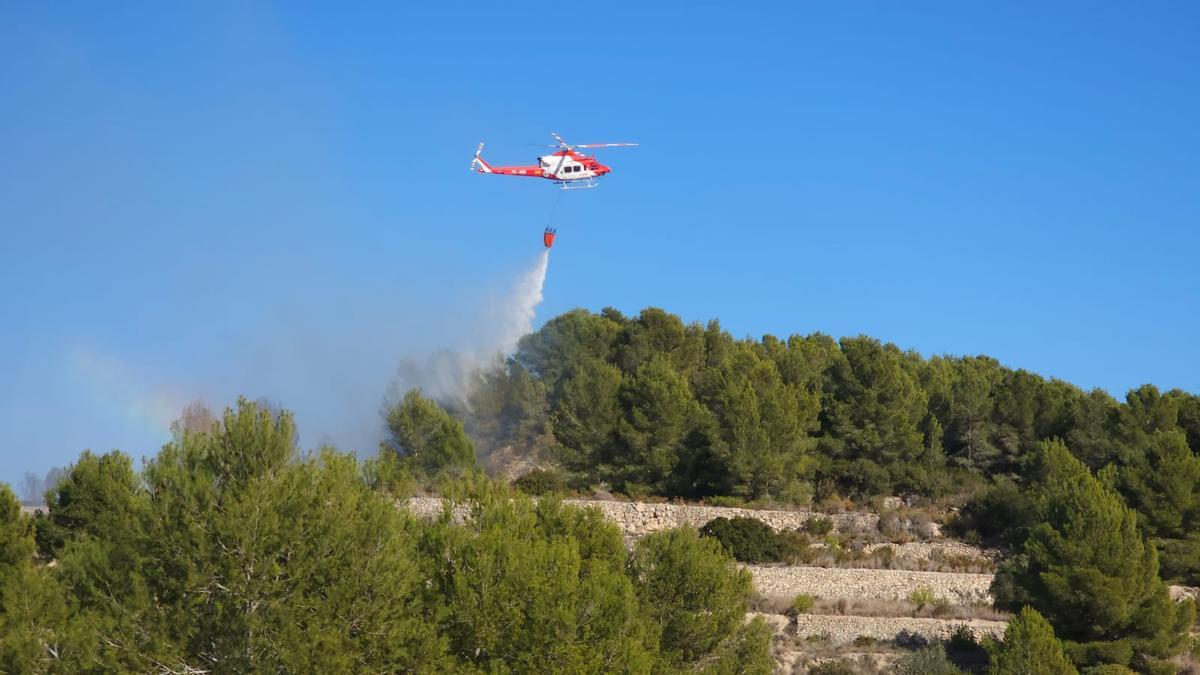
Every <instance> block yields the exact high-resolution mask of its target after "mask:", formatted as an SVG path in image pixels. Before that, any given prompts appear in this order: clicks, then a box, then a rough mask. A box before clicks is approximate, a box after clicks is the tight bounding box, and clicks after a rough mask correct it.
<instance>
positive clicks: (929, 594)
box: [908, 586, 937, 612]
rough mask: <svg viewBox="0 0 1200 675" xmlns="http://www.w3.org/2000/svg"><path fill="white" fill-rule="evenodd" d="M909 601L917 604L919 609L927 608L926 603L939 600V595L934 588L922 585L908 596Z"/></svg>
mask: <svg viewBox="0 0 1200 675" xmlns="http://www.w3.org/2000/svg"><path fill="white" fill-rule="evenodd" d="M908 601H909V602H911V603H912V604H914V605H916V606H917V611H918V612H919V611H921V610H922V609H925V605H929V604H932V603H934V602H936V601H937V595H935V594H934V592H933V589H932V588H929V587H928V586H922V587H920V588H918V589H916V590H914V591H913V592H912V594H910V595H909V596H908Z"/></svg>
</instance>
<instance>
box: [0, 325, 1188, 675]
mask: <svg viewBox="0 0 1200 675" xmlns="http://www.w3.org/2000/svg"><path fill="white" fill-rule="evenodd" d="M477 375H478V377H477V380H476V382H477V386H476V387H475V388H474V391H473V393H472V395H471V397H470V400H469V401H468V402H467V403H466V404H464V405H462V407H461V408H452V409H447V408H444V407H443V406H442V405H439V404H438V403H437V402H435V401H432V400H430V399H428V398H425V397H424V396H422V395H421V393H420V392H419V391H416V390H414V391H410V392H408V394H406V395H405V397H404V399H403V400H402V401H401V402H400V403H398V404H397V405H395V406H393V407H391V408H390V409H388V410H387V411H386V413H385V417H386V424H387V430H388V435H387V438H386V439H385V441H384V443H383V444H382V445H381V448H380V453H379V456H378V457H375V458H372V459H370V460H367V461H365V462H359V461H358V460H356V459H355V458H354V457H353V456H350V455H345V454H341V453H338V452H336V451H335V450H333V449H331V448H323V449H320V450H318V451H316V452H312V453H307V454H305V453H300V452H299V451H298V450H297V447H296V435H295V426H294V423H293V421H292V419H291V417H290V415H289V414H287V413H286V412H281V411H272V410H270V409H269V408H268V407H266V406H260V405H256V404H253V403H248V402H246V401H241V402H239V404H238V406H237V408H236V409H233V410H228V411H226V413H225V414H224V416H223V417H222V418H221V419H215V418H213V417H212V416H211V414H209V413H207V411H206V410H192V411H191V412H190V413H189V414H188V417H187V420H181V422H180V423H179V424H178V425H176V427H175V429H174V431H175V440H174V441H173V442H171V443H169V444H167V445H166V446H164V447H163V448H162V450H161V451H160V452H159V453H158V454H157V455H156V456H154V457H153V458H151V459H149V460H148V461H147V462H146V463H145V465H144V466H143V467H142V469H141V470H137V469H135V467H134V464H133V462H132V460H131V459H130V458H129V457H128V456H126V455H124V454H122V453H120V452H110V453H107V454H95V453H91V452H85V453H83V454H82V455H81V456H80V457H79V459H78V461H77V462H76V463H75V464H74V465H72V466H71V467H70V468H69V469H68V470H66V471H65V472H58V471H54V472H52V473H51V474H50V475H49V476H48V477H47V478H45V479H37V477H36V476H31V477H28V479H27V481H26V483H27V485H26V486H25V492H26V493H30V492H33V491H36V490H37V489H39V488H40V487H46V488H48V489H47V490H46V492H45V499H46V503H47V505H48V512H47V513H46V514H44V515H40V516H38V517H36V518H32V519H31V518H28V517H26V516H23V515H21V513H20V509H19V506H18V504H17V501H16V498H15V496H13V494H12V493H11V491H10V490H8V489H7V488H5V489H3V490H0V672H35V673H36V672H113V671H117V672H121V671H138V672H141V671H158V672H196V671H220V672H263V671H275V672H278V671H293V670H303V671H318V672H342V671H359V670H373V671H452V672H526V671H544V670H553V671H555V672H599V671H611V670H616V669H619V670H626V671H632V672H683V671H687V672H717V673H724V672H751V673H753V672H768V671H769V670H770V666H771V664H770V659H769V643H770V636H769V629H768V628H767V627H766V626H765V625H764V624H763V623H761V622H757V621H756V622H751V623H744V621H743V616H744V611H745V608H746V604H747V600H748V598H749V596H750V590H751V589H750V581H749V577H748V576H747V574H746V573H745V572H744V571H739V570H738V569H737V568H736V566H735V565H734V564H733V560H734V559H736V560H740V561H743V562H754V563H760V562H777V561H782V562H792V561H797V560H803V561H809V562H812V561H815V560H817V559H818V558H819V559H821V560H822V561H826V562H829V563H830V564H840V563H843V562H847V561H851V560H853V561H854V563H855V564H858V565H867V564H873V565H876V566H881V567H890V566H892V565H894V564H898V563H897V562H896V560H895V557H896V556H895V551H894V550H893V549H891V548H883V549H879V550H877V551H874V552H873V553H871V554H866V553H865V552H863V551H862V550H860V549H856V548H855V546H856V545H860V544H861V543H862V541H861V540H854V539H853V536H852V535H851V534H848V533H842V534H838V533H836V532H834V528H833V521H832V520H831V519H828V518H820V519H816V518H814V519H810V520H809V521H808V522H807V523H806V525H805V527H804V528H802V530H803V531H797V532H775V531H773V530H772V529H771V528H770V527H768V526H766V525H765V524H763V523H761V522H760V521H758V520H754V519H746V518H733V519H725V518H718V519H715V520H713V521H712V522H710V523H708V524H707V525H705V527H704V528H703V529H702V530H701V531H700V532H697V531H695V530H690V529H683V530H674V531H667V532H662V533H658V534H655V535H651V536H648V537H645V538H643V539H642V540H640V541H638V542H637V544H636V545H635V547H634V549H633V550H632V551H627V550H626V548H625V546H624V543H623V541H622V538H621V536H620V533H619V532H618V531H617V530H616V529H615V528H614V526H612V525H609V524H607V523H605V522H603V520H602V519H601V517H600V515H599V514H598V513H597V512H590V511H581V510H578V509H575V508H571V507H567V506H564V505H563V504H562V503H561V502H560V501H559V500H558V498H557V496H558V495H562V494H568V493H570V492H572V491H577V492H582V493H586V492H588V491H592V490H595V491H597V492H601V493H604V492H606V491H609V490H612V491H616V492H621V493H624V494H626V495H628V496H633V497H646V498H651V497H652V498H655V499H659V500H663V499H672V498H674V499H700V500H704V501H705V502H707V503H710V504H728V505H745V504H754V505H766V504H803V505H808V504H812V503H814V502H815V503H817V504H818V505H821V506H823V507H827V510H828V512H834V511H838V510H841V509H844V508H847V505H848V504H851V502H850V498H852V499H854V500H858V501H859V502H860V503H861V502H863V501H865V500H872V501H875V502H876V503H879V500H876V499H875V498H877V497H882V496H892V495H900V496H903V497H906V499H905V504H908V505H913V504H918V505H920V506H921V507H922V508H910V506H905V507H903V508H900V509H894V510H890V511H886V512H884V513H881V515H880V519H879V534H880V535H882V536H883V537H886V538H887V539H888V540H890V541H906V540H909V539H913V538H916V539H928V538H931V537H933V536H936V533H937V522H935V520H934V518H933V517H931V515H930V511H932V510H935V509H934V508H933V507H937V506H939V505H940V506H943V507H944V506H946V505H961V506H962V509H961V511H960V512H959V513H958V516H957V518H956V519H955V520H954V521H953V522H951V523H950V527H951V528H952V531H954V532H955V533H956V534H958V535H959V536H961V537H963V538H965V539H967V540H970V541H977V542H980V543H987V544H994V545H998V546H1001V547H1003V548H1004V549H1006V551H1007V553H1009V555H1008V557H1007V559H1006V560H1005V561H1004V562H1003V563H1002V565H1001V567H1000V569H999V571H998V573H997V575H996V579H995V585H994V586H993V595H994V596H995V597H996V599H997V605H998V607H999V608H1001V609H1009V610H1012V611H1014V612H1019V613H1018V614H1017V615H1016V616H1014V617H1013V618H1012V622H1011V623H1010V626H1009V634H1008V637H1006V638H1005V641H1004V642H1003V643H1001V644H998V645H993V646H992V647H991V648H990V649H991V651H992V662H991V667H992V669H993V672H1048V673H1059V672H1063V673H1069V672H1073V669H1074V668H1078V669H1079V670H1080V671H1081V672H1117V671H1120V669H1122V668H1126V667H1128V668H1133V669H1134V670H1136V671H1137V672H1142V673H1154V672H1166V671H1167V669H1169V668H1171V667H1172V666H1171V665H1170V664H1169V663H1168V662H1167V661H1166V659H1167V658H1169V657H1172V656H1174V655H1176V654H1178V653H1179V652H1180V651H1181V650H1183V649H1184V647H1185V645H1184V636H1185V635H1186V633H1187V631H1188V629H1189V628H1190V627H1191V626H1192V624H1193V623H1194V621H1195V606H1194V603H1192V602H1190V601H1188V602H1182V603H1174V602H1172V601H1171V600H1170V598H1169V595H1168V593H1167V587H1166V584H1165V581H1164V579H1165V580H1172V581H1173V580H1180V581H1184V582H1190V583H1200V456H1198V454H1197V453H1198V451H1200V397H1197V396H1194V395H1192V394H1188V393H1185V392H1181V391H1170V392H1165V393H1163V392H1160V391H1159V390H1158V389H1156V388H1155V387H1153V386H1150V385H1146V386H1142V387H1139V388H1138V389H1135V390H1133V391H1130V392H1128V394H1127V395H1126V396H1125V398H1124V400H1123V401H1117V400H1115V399H1113V398H1112V397H1110V396H1109V395H1108V394H1106V393H1104V392H1101V391H1091V392H1085V391H1082V390H1080V389H1078V388H1076V387H1074V386H1071V385H1069V384H1066V383H1064V382H1061V381H1057V380H1047V379H1045V378H1042V377H1039V376H1037V375H1034V374H1031V373H1028V372H1026V371H1022V370H1012V369H1009V368H1005V367H1003V366H1001V365H1000V364H999V363H998V362H996V361H995V360H993V359H990V358H988V357H963V358H952V357H932V358H928V359H926V358H922V357H921V356H919V355H917V354H915V353H912V352H904V351H901V350H900V349H898V348H896V347H895V346H894V345H889V344H883V343H880V342H879V341H877V340H874V339H871V338H868V337H861V336H860V337H854V338H843V339H841V340H837V341H835V340H834V339H832V338H830V337H828V336H825V335H821V334H813V335H809V336H791V337H789V338H787V339H786V340H781V339H778V338H775V337H772V336H764V337H763V338H762V339H760V340H754V339H740V340H739V339H734V338H733V337H731V336H730V335H729V334H728V333H726V332H725V331H723V330H722V329H721V327H720V325H719V324H718V323H716V322H715V321H714V322H711V323H709V324H708V325H699V324H691V325H685V324H684V323H683V322H682V321H680V319H679V318H678V317H675V316H673V315H670V314H667V313H666V312H663V311H661V310H658V309H647V310H644V311H642V312H641V313H640V314H639V315H638V316H637V317H626V316H623V315H622V314H620V313H619V312H616V311H615V310H611V309H606V310H604V311H603V312H601V313H599V314H593V313H590V312H586V311H582V310H580V311H574V312H569V313H567V314H564V315H562V316H559V317H557V318H555V319H552V320H551V321H549V322H547V323H546V324H545V326H543V327H542V328H541V329H540V330H538V331H537V332H536V333H533V334H531V335H528V336H526V337H525V338H523V339H522V341H521V343H520V347H519V349H518V351H517V353H516V354H515V355H514V356H513V357H512V358H511V359H509V360H508V361H507V362H506V363H505V364H504V366H503V367H502V368H500V369H499V370H497V371H494V372H487V373H479V374H477ZM501 449H503V450H504V453H501V455H500V456H520V455H524V459H527V460H533V461H534V462H535V465H536V466H539V467H541V468H539V469H537V470H534V471H531V472H529V473H526V474H525V475H524V476H522V477H521V478H519V479H518V480H517V481H515V484H514V487H515V490H514V489H512V488H509V487H507V486H502V485H498V484H495V483H492V482H490V481H488V480H487V479H484V478H482V477H481V474H480V471H479V469H478V468H477V454H478V455H479V456H485V457H490V456H492V453H494V452H496V451H497V450H501ZM477 450H478V453H477ZM418 485H421V486H424V488H426V489H433V490H435V491H437V492H440V493H441V494H443V495H447V496H450V497H452V498H454V499H456V500H458V502H459V503H460V504H463V505H467V506H468V507H469V509H470V517H469V518H468V519H467V521H466V522H465V523H464V522H459V521H457V520H455V519H454V518H452V513H451V511H450V510H447V511H446V512H445V513H444V514H443V516H442V517H440V518H438V519H435V520H433V521H421V520H417V519H415V518H413V517H411V516H410V515H408V514H407V513H406V512H404V511H403V510H399V509H397V508H396V506H395V501H396V499H397V498H398V497H404V496H407V495H408V494H410V492H411V491H412V490H413V489H415V488H416V486H418ZM530 496H536V497H539V499H538V500H536V501H535V500H533V499H530ZM26 497H27V498H28V497H29V494H26ZM942 513H945V510H943V511H942ZM809 537H816V538H817V540H820V539H821V538H824V546H817V545H814V546H808V540H809ZM52 560H53V561H54V563H55V564H54V565H50V564H48V563H49V562H50V561H52ZM930 562H931V563H935V562H936V564H938V565H945V566H949V567H955V566H961V565H962V564H964V563H962V562H961V561H957V562H956V561H930ZM910 601H911V603H909V604H908V605H906V607H912V608H915V609H911V610H907V609H906V610H905V611H911V612H912V613H914V614H917V613H922V615H924V614H926V613H927V614H934V615H943V614H946V613H948V612H950V610H949V608H948V607H947V602H946V601H945V600H943V599H939V598H936V597H934V594H933V593H932V591H928V589H919V592H918V593H914V594H913V597H911V598H910ZM837 602H838V603H846V606H845V607H842V606H839V607H838V608H837V611H839V612H843V613H844V612H845V611H846V609H847V608H848V607H849V603H848V602H847V601H846V600H844V599H843V600H838V601H837ZM787 603H788V605H789V607H790V609H791V610H792V611H794V612H818V613H819V612H822V611H827V610H828V609H829V608H828V607H826V606H825V604H827V601H816V600H815V599H813V598H807V597H804V598H796V599H794V600H793V599H791V598H788V599H787ZM972 611H975V610H972ZM963 638H964V640H965V636H963ZM1060 638H1061V642H1059V639H1060ZM964 644H965V643H964ZM1031 664H1036V666H1035V665H1031ZM896 667H897V669H908V671H910V672H947V673H949V672H954V671H953V666H952V665H951V664H950V663H949V662H948V661H947V660H946V656H945V653H944V652H943V651H942V650H941V649H940V648H939V647H937V646H934V647H933V648H930V649H925V650H922V651H919V652H916V653H913V654H911V655H909V656H907V657H905V659H902V660H901V662H900V663H898V664H897V665H896ZM1120 672H1123V671H1120Z"/></svg>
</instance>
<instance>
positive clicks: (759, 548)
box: [700, 517, 803, 563]
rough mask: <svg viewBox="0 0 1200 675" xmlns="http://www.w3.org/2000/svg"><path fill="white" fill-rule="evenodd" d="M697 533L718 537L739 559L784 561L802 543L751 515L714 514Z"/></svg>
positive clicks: (765, 561) (795, 552)
mask: <svg viewBox="0 0 1200 675" xmlns="http://www.w3.org/2000/svg"><path fill="white" fill-rule="evenodd" d="M700 534H701V535H702V536H705V537H712V538H714V539H716V540H717V541H719V542H720V543H721V545H722V546H724V547H725V550H727V551H729V553H730V554H731V555H732V556H733V557H734V558H735V559H736V560H738V561H739V562H744V563H768V562H784V561H787V560H789V559H791V558H793V557H795V556H796V555H798V554H799V552H800V548H801V547H802V546H803V543H802V542H800V541H798V540H796V539H795V538H793V537H790V536H788V535H786V534H780V533H778V532H776V531H775V530H772V529H771V527H770V526H769V525H767V524H766V523H764V522H762V521H760V520H756V519H754V518H744V517H739V518H725V517H721V518H714V519H712V520H710V521H709V522H708V523H707V524H705V526H704V527H702V528H700Z"/></svg>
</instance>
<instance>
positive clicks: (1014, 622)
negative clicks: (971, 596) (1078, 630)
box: [988, 607, 1077, 675]
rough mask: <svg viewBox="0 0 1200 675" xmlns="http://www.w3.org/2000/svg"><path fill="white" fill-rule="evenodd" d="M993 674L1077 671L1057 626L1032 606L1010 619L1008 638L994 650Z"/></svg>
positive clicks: (1041, 674)
mask: <svg viewBox="0 0 1200 675" xmlns="http://www.w3.org/2000/svg"><path fill="white" fill-rule="evenodd" d="M990 657H991V663H990V664H989V666H988V673H989V675H1075V674H1076V673H1077V671H1076V670H1075V666H1073V665H1071V661H1070V660H1069V659H1067V655H1066V654H1065V653H1063V648H1062V643H1060V642H1059V641H1058V638H1056V637H1055V636H1054V628H1053V627H1052V626H1051V625H1050V622H1049V621H1046V619H1045V617H1043V616H1042V615H1041V614H1038V612H1037V610H1035V609H1033V608H1032V607H1023V608H1021V611H1020V612H1019V613H1018V614H1017V615H1016V616H1014V617H1013V618H1012V619H1010V620H1009V622H1008V628H1007V629H1006V630H1005V631H1004V641H1003V642H1001V643H1000V644H999V645H997V647H996V649H995V650H994V651H992V653H991V654H990Z"/></svg>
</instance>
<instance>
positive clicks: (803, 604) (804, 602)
mask: <svg viewBox="0 0 1200 675" xmlns="http://www.w3.org/2000/svg"><path fill="white" fill-rule="evenodd" d="M816 601H817V599H816V598H814V597H813V596H811V595H809V594H808V593H801V594H800V595H797V596H796V597H795V598H794V599H793V600H792V606H791V607H790V608H789V609H788V614H789V615H791V616H795V615H797V614H804V613H806V612H808V610H810V609H812V608H813V604H814V603H815V602H816Z"/></svg>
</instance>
